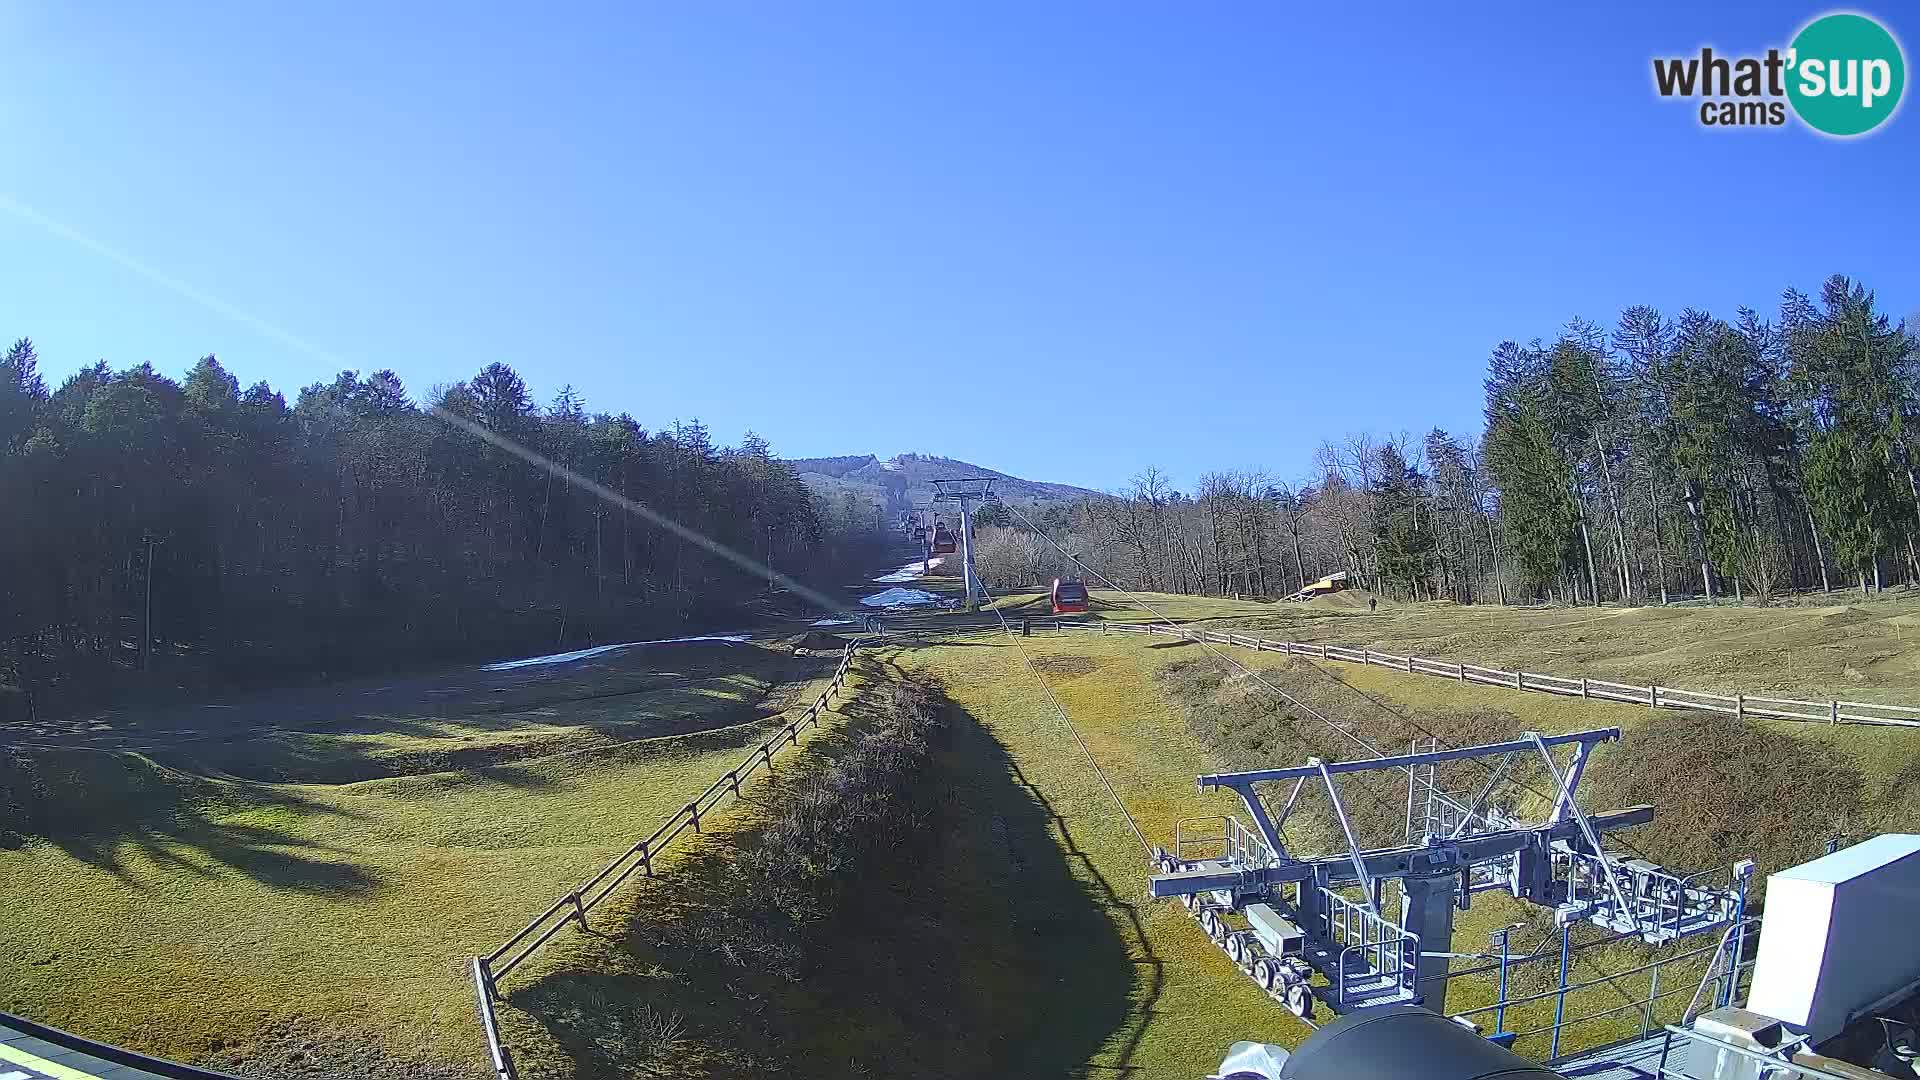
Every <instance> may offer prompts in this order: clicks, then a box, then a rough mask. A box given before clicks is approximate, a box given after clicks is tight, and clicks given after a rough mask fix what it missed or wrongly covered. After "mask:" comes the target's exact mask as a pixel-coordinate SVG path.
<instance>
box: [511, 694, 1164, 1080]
mask: <svg viewBox="0 0 1920 1080" xmlns="http://www.w3.org/2000/svg"><path fill="white" fill-rule="evenodd" d="M857 670H858V671H859V672H860V673H861V674H860V681H859V684H858V685H857V687H856V693H855V695H854V696H853V698H852V699H851V701H850V703H849V704H847V705H846V706H844V707H843V710H842V711H843V712H844V713H845V714H846V715H847V716H848V717H849V721H848V723H847V725H846V727H845V728H844V729H843V730H842V731H839V732H832V733H824V734H822V735H821V736H820V737H819V738H816V739H814V740H812V741H810V742H809V743H808V744H807V747H806V751H805V755H804V756H803V757H802V758H797V759H793V764H792V765H791V766H789V767H788V768H786V769H785V770H784V772H783V776H784V777H785V779H784V780H783V781H782V782H781V783H779V784H777V785H768V786H766V787H763V788H761V789H759V791H758V792H757V793H756V794H755V796H754V797H753V798H752V799H751V800H750V805H749V806H748V807H747V808H745V809H744V810H743V812H742V813H741V814H739V815H738V816H737V817H736V819H735V820H736V821H737V822H738V825H737V826H736V827H734V828H730V829H728V830H727V831H726V832H724V833H721V834H716V835H713V836H709V837H706V838H703V839H704V842H703V843H702V844H700V845H699V846H698V848H697V850H696V851H695V852H694V853H692V854H690V855H689V857H688V858H686V859H685V860H683V861H682V862H680V863H679V864H678V865H677V867H676V868H675V869H674V870H673V871H672V872H671V873H669V874H666V875H663V876H661V877H659V878H656V879H654V880H651V881H646V882H643V883H642V884H641V885H640V886H639V887H637V888H635V889H634V890H633V891H632V892H631V894H630V895H629V896H628V897H627V898H626V899H625V900H624V901H623V902H622V903H621V906H620V909H619V911H618V912H617V913H616V914H613V915H610V916H608V918H607V919H606V920H604V922H603V926H604V927H605V928H606V929H605V930H604V933H605V934H606V935H607V936H606V937H604V938H579V939H575V940H573V941H570V942H568V943H567V944H565V945H564V946H562V947H561V948H560V949H559V950H557V951H555V952H554V954H553V955H552V956H550V957H548V958H545V959H543V960H542V961H540V962H539V965H540V966H539V968H538V970H537V973H536V974H534V975H533V976H531V977H530V980H529V981H527V982H525V983H523V984H521V985H520V988H519V989H512V990H510V991H509V1003H510V1007H509V1008H508V1009H507V1010H506V1013H505V1015H506V1023H507V1030H508V1034H509V1037H510V1039H512V1040H513V1044H514V1045H515V1047H516V1053H517V1061H518V1063H519V1065H520V1068H521V1070H522V1074H523V1075H526V1076H529V1077H546V1076H579V1077H601V1076H607V1077H612V1076H630V1075H636V1074H642V1075H660V1076H685V1077H694V1076H719V1077H731V1076H766V1075H780V1076H797V1077H819V1078H822V1080H825V1078H834V1077H843V1076H897V1077H918V1076H930V1075H937V1076H955V1077H962V1076H969V1077H971V1076H977V1077H989V1076H1016V1075H1017V1076H1026V1075H1031V1076H1059V1075H1072V1074H1077V1073H1078V1072H1079V1066H1080V1065H1081V1064H1082V1063H1083V1062H1085V1061H1086V1060H1087V1057H1088V1055H1089V1054H1091V1053H1092V1052H1093V1051H1094V1049H1095V1048H1097V1047H1098V1046H1100V1045H1101V1043H1102V1041H1103V1040H1105V1039H1106V1038H1107V1037H1108V1036H1109V1034H1110V1033H1111V1032H1112V1031H1113V1030H1114V1029H1115V1028H1116V1027H1118V1026H1120V1025H1122V1024H1123V1023H1124V1022H1125V1021H1126V1019H1127V1017H1128V1012H1129V996H1130V992H1131V988H1132V987H1133V985H1134V984H1135V982H1136V981H1137V980H1138V979H1139V978H1140V973H1139V972H1137V971H1136V969H1135V966H1134V964H1133V963H1132V962H1130V960H1129V957H1128V954H1127V951H1126V949H1125V947H1124V945H1123V943H1122V941H1121V940H1120V939H1119V937H1118V935H1117V934H1116V931H1115V928H1114V927H1113V925H1112V924H1111V923H1110V922H1109V921H1108V920H1107V919H1106V918H1105V917H1104V916H1103V915H1102V913H1101V908H1100V907H1099V906H1098V905H1100V904H1104V903H1112V902H1113V901H1114V897H1113V895H1112V893H1111V891H1110V889H1108V888H1107V887H1106V886H1105V883H1104V882H1102V881H1101V880H1100V879H1099V878H1098V876H1097V875H1087V874H1086V873H1085V868H1084V866H1083V865H1082V864H1079V863H1077V862H1075V861H1073V859H1072V856H1071V854H1066V853H1063V852H1062V850H1061V849H1060V848H1059V847H1057V846H1056V844H1055V839H1054V835H1055V834H1054V833H1053V832H1052V831H1051V826H1052V825H1053V824H1054V823H1055V822H1056V821H1057V820H1058V819H1056V818H1055V817H1054V816H1053V815H1052V814H1051V812H1050V809H1049V807H1048V805H1047V804H1046V803H1045V801H1044V800H1043V799H1042V798H1040V797H1039V796H1038V794H1037V793H1036V792H1035V790H1034V789H1033V788H1032V787H1030V786H1027V785H1026V784H1024V783H1023V782H1022V780H1021V777H1020V774H1019V772H1018V770H1017V768H1016V767H1015V766H1014V765H1013V764H1012V763H1011V762H1010V761H1009V760H1008V758H1007V757H1006V755H1005V752H1004V751H1003V750H1002V749H1001V747H1000V746H999V745H998V744H997V743H995V742H994V741H993V740H992V739H991V738H990V737H988V735H987V733H986V732H985V731H984V730H983V729H982V728H981V726H980V725H979V724H978V723H977V722H976V721H975V719H974V718H973V717H971V716H969V715H968V714H967V713H966V712H965V711H963V710H961V709H959V708H956V707H954V706H952V705H951V704H941V703H939V701H938V700H937V699H935V700H934V704H935V707H936V708H937V709H938V712H939V714H940V720H941V722H940V724H938V725H937V726H934V727H931V728H928V729H927V730H926V733H925V745H924V748H923V749H922V750H920V751H918V752H915V751H914V750H913V748H912V746H911V740H908V739H904V738H903V737H902V736H901V733H900V730H899V729H900V726H901V725H900V722H899V717H900V709H901V704H900V703H901V697H902V695H901V692H900V688H901V687H903V686H906V687H914V686H919V687H921V688H922V689H923V691H924V690H927V689H930V688H931V684H928V683H927V682H926V681H925V680H924V679H923V678H922V677H920V676H912V675H903V674H902V673H901V672H900V671H899V669H898V668H897V667H895V666H894V664H893V663H892V662H891V661H890V660H888V659H886V658H884V656H881V657H875V656H866V657H863V658H862V659H861V660H860V661H858V662H857ZM923 700H925V698H923Z"/></svg>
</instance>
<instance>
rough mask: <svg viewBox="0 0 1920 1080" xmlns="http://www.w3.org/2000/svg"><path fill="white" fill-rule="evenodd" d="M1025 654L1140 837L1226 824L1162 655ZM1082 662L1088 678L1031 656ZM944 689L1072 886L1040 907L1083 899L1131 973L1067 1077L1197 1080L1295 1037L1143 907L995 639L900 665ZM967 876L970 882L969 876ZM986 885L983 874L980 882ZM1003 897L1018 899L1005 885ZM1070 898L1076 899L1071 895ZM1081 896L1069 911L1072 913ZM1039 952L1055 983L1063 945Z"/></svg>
mask: <svg viewBox="0 0 1920 1080" xmlns="http://www.w3.org/2000/svg"><path fill="white" fill-rule="evenodd" d="M1027 644H1028V645H1029V647H1030V648H1032V649H1033V650H1034V653H1035V655H1036V656H1037V657H1039V658H1041V666H1042V667H1043V668H1049V667H1059V668H1067V669H1069V670H1068V671H1066V672H1062V673H1056V674H1047V675H1045V676H1044V677H1045V678H1046V679H1047V681H1048V683H1049V685H1051V686H1052V688H1053V690H1054V693H1055V694H1056V695H1058V697H1059V699H1060V702H1061V704H1062V705H1063V706H1064V707H1065V708H1066V709H1067V711H1068V712H1069V714H1070V715H1071V716H1072V717H1073V719H1074V721H1075V723H1076V724H1077V725H1078V727H1079V730H1080V734H1081V736H1082V737H1083V738H1084V739H1085V740H1086V741H1087V744H1088V747H1089V748H1090V750H1091V751H1092V753H1093V755H1094V757H1095V760H1097V761H1099V762H1100V763H1101V765H1102V767H1103V768H1104V769H1105V771H1106V773H1107V777H1108V779H1109V780H1110V781H1111V782H1112V784H1113V785H1114V788H1115V789H1116V790H1117V791H1118V792H1119V794H1120V796H1121V799H1122V800H1123V801H1124V802H1125V804H1126V805H1127V807H1128V809H1129V810H1130V812H1131V813H1132V814H1133V815H1134V817H1135V819H1136V820H1137V821H1138V822H1139V825H1140V828H1141V829H1142V830H1143V831H1144V832H1145V833H1146V835H1147V836H1148V837H1149V838H1150V839H1152V840H1154V841H1157V842H1165V841H1167V840H1170V838H1171V837H1172V835H1173V831H1174V825H1175V822H1176V821H1177V820H1179V819H1182V818H1191V817H1202V816H1206V815H1213V816H1214V817H1215V818H1216V819H1217V817H1218V815H1220V814H1223V813H1227V812H1230V811H1231V810H1232V809H1233V807H1234V806H1235V805H1237V801H1236V800H1232V799H1230V798H1228V797H1225V796H1221V795H1217V794H1215V795H1207V796H1202V795H1198V794H1196V793H1195V792H1194V788H1193V778H1194V777H1195V776H1196V775H1198V774H1199V773H1201V772H1204V771H1207V769H1208V767H1209V762H1208V760H1207V758H1206V755H1205V754H1204V753H1203V752H1202V751H1201V749H1200V748H1199V746H1198V745H1197V744H1196V743H1195V742H1194V741H1193V740H1192V739H1191V738H1190V737H1189V736H1188V734H1187V732H1186V730H1185V726H1184V724H1183V722H1182V721H1181V720H1180V719H1179V716H1178V712H1177V710H1176V709H1175V708H1173V707H1172V705H1171V703H1169V702H1168V701H1167V700H1166V699H1165V698H1164V697H1163V696H1162V695H1161V694H1160V692H1159V690H1158V689H1157V688H1156V686H1155V684H1154V681H1153V678H1152V672H1153V669H1154V668H1155V666H1156V665H1157V663H1158V662H1159V661H1160V660H1161V658H1162V657H1163V656H1164V654H1163V653H1157V652H1155V651H1153V650H1150V649H1145V648H1142V644H1143V643H1142V642H1141V641H1140V640H1139V639H1131V638H1129V639H1124V640H1123V639H1120V638H1117V637H1116V638H1111V639H1100V638H1092V637H1081V636H1073V637H1062V638H1057V639H1056V638H1053V637H1036V638H1033V639H1029V640H1028V642H1027ZM1059 655H1071V656H1076V657H1086V658H1087V659H1089V660H1091V661H1092V665H1093V666H1092V669H1091V670H1090V671H1087V672H1086V673H1084V674H1075V673H1072V671H1071V669H1072V668H1077V667H1080V666H1081V665H1063V664H1059V663H1058V662H1057V661H1054V662H1049V661H1048V660H1047V659H1046V658H1047V657H1051V656H1059ZM906 662H908V663H909V664H917V665H924V666H926V667H928V668H930V669H931V670H933V671H935V672H937V673H938V674H939V675H940V676H941V677H942V678H943V679H945V681H946V683H947V687H948V692H949V693H950V694H951V695H952V696H953V697H954V699H955V700H956V701H958V702H960V703H961V705H962V706H963V707H965V708H966V709H967V711H968V712H969V713H971V714H972V715H973V716H974V717H975V718H976V719H977V720H978V722H979V723H980V725H981V728H982V729H983V730H984V731H985V732H986V733H987V734H988V735H990V736H991V737H992V738H993V740H994V741H995V742H996V743H997V744H998V745H999V747H1001V748H1003V749H1004V752H1005V755H1006V761H1007V765H1006V768H1007V769H1009V770H1013V771H1016V772H1017V777H1016V783H1018V784H1019V785H1020V786H1022V787H1024V788H1026V789H1027V790H1028V791H1030V792H1031V797H1032V798H1033V799H1034V800H1036V801H1037V802H1040V803H1042V804H1044V806H1045V808H1046V814H1047V817H1048V819H1049V825H1048V832H1049V834H1050V836H1051V837H1052V839H1053V842H1054V844H1055V846H1056V847H1057V848H1058V850H1059V851H1060V852H1061V853H1062V855H1063V856H1064V858H1065V860H1066V864H1067V866H1068V868H1069V869H1070V871H1071V873H1072V877H1073V879H1074V881H1075V882H1076V886H1075V888H1073V889H1070V890H1062V891H1060V892H1059V893H1058V894H1056V895H1053V896H1049V897H1046V898H1045V902H1046V903H1047V904H1048V905H1069V904H1072V903H1074V902H1075V901H1076V899H1078V900H1079V902H1083V903H1084V902H1086V900H1091V901H1092V902H1093V903H1094V904H1096V905H1097V907H1098V908H1099V910H1100V912H1101V914H1102V915H1103V916H1104V921H1105V923H1106V924H1107V926H1108V927H1109V928H1110V930H1109V933H1111V934H1112V935H1113V936H1114V937H1115V938H1116V939H1117V940H1118V941H1119V942H1120V943H1122V945H1123V946H1124V948H1125V949H1126V953H1127V956H1128V959H1129V961H1130V963H1131V965H1132V978H1131V979H1130V980H1129V988H1128V995H1127V1003H1128V1007H1127V1011H1126V1015H1125V1019H1124V1021H1123V1022H1122V1023H1120V1024H1119V1025H1118V1026H1116V1027H1115V1028H1114V1029H1113V1030H1112V1031H1111V1032H1110V1033H1108V1034H1107V1036H1106V1037H1105V1039H1104V1040H1103V1041H1102V1042H1101V1044H1100V1045H1099V1046H1098V1047H1097V1048H1096V1049H1094V1050H1093V1051H1092V1052H1091V1053H1089V1054H1088V1055H1087V1056H1086V1059H1085V1061H1084V1063H1083V1064H1082V1065H1081V1067H1080V1068H1077V1069H1075V1070H1073V1071H1072V1074H1073V1075H1089V1076H1106V1075H1114V1074H1116V1073H1119V1074H1121V1075H1126V1074H1127V1073H1125V1072H1124V1071H1123V1070H1129V1069H1130V1070H1134V1073H1133V1074H1135V1075H1142V1076H1204V1075H1206V1073H1207V1072H1208V1071H1210V1070H1212V1069H1213V1068H1215V1067H1217V1066H1218V1065H1219V1063H1220V1057H1221V1055H1222V1054H1223V1053H1224V1052H1225V1050H1226V1047H1227V1046H1228V1045H1230V1044H1231V1043H1233V1042H1234V1041H1236V1040H1239V1039H1247V1038H1257V1039H1267V1040H1271V1041H1285V1042H1295V1041H1297V1040H1298V1039H1299V1038H1300V1037H1302V1036H1304V1034H1305V1032H1306V1029H1305V1028H1304V1027H1303V1026H1302V1025H1301V1024H1299V1023H1298V1021H1296V1020H1294V1019H1293V1018H1292V1017H1291V1016H1290V1015H1288V1014H1287V1013H1286V1012H1285V1011H1284V1010H1281V1009H1279V1008H1278V1007H1277V1006H1274V1005H1273V1004H1272V1003H1271V1002H1270V1001H1269V1000H1267V999H1266V998H1265V997H1264V996H1263V995H1261V994H1260V993H1259V991H1258V990H1257V989H1256V988H1255V987H1254V986H1253V984H1252V983H1251V982H1249V981H1247V980H1246V979H1245V978H1243V977H1241V976H1239V975H1238V974H1236V973H1235V972H1234V971H1233V970H1232V968H1231V965H1230V964H1229V963H1228V962H1227V960H1226V958H1225V957H1224V956H1222V955H1221V954H1220V953H1219V952H1218V950H1216V949H1215V948H1214V947H1213V946H1212V945H1211V944H1210V943H1209V942H1207V941H1206V939H1205V938H1204V936H1203V935H1201V934H1200V932H1199V931H1198V929H1197V928H1195V927H1194V924H1193V923H1192V921H1191V919H1190V918H1189V917H1188V916H1187V915H1186V913H1185V912H1184V911H1182V910H1181V909H1179V908H1178V907H1177V906H1176V905H1173V904H1170V903H1165V902H1154V901H1148V900H1146V899H1145V898H1144V896H1145V891H1146V878H1147V874H1148V864H1147V858H1146V855H1145V853H1144V852H1143V851H1142V850H1141V848H1140V846H1139V843H1138V841H1136V840H1135V839H1134V837H1133V834H1132V833H1131V832H1130V831H1129V830H1128V829H1127V827H1126V824H1125V822H1124V820H1123V819H1122V818H1121V817H1120V816H1119V814H1118V813H1117V812H1116V810H1115V808H1114V806H1113V805H1112V802H1111V801H1110V799H1109V797H1108V795H1107V792H1106V790H1105V788H1104V787H1102V786H1101V784H1100V781H1099V779H1098V778H1097V777H1096V776H1095V775H1094V773H1093V770H1092V769H1091V768H1090V767H1089V766H1088V764H1087V762H1086V760H1085V758H1084V757H1083V756H1082V755H1081V753H1080V751H1079V749H1078V747H1077V746H1076V745H1075V743H1074V741H1073V739H1072V737H1071V735H1070V734H1069V733H1068V732H1067V731H1066V730H1065V728H1064V727H1063V726H1062V724H1061V721H1060V718H1059V716H1058V714H1057V713H1055V712H1054V710H1053V706H1052V705H1051V704H1050V703H1049V702H1048V701H1047V698H1046V696H1045V695H1044V694H1043V693H1042V692H1041V691H1040V688H1039V687H1038V686H1037V685H1036V684H1035V683H1034V681H1033V680H1034V677H1033V675H1032V674H1030V673H1029V672H1028V671H1027V669H1026V667H1025V664H1024V663H1023V661H1022V658H1021V653H1020V651H1019V649H1018V647H1017V646H1016V645H1015V644H1013V643H1011V642H1010V641H1008V640H1007V639H1004V638H1001V637H999V636H998V635H982V636H978V637H973V638H968V639H965V640H964V642H963V643H961V644H955V645H950V646H936V647H931V648H926V649H923V650H918V651H916V652H914V653H912V654H911V655H910V656H909V657H908V658H907V661H906ZM976 872H980V871H976ZM985 872H991V870H990V869H988V870H986V871H985ZM1010 887H1013V888H1017V887H1018V886H1017V885H1012V884H1011V883H1010ZM1076 894H1078V895H1077V896H1076ZM1082 898H1083V899H1082ZM1042 947H1044V948H1047V949H1049V950H1050V951H1053V952H1055V953H1056V954H1057V958H1058V963H1057V964H1056V965H1055V966H1056V968H1057V969H1058V970H1060V971H1061V972H1062V973H1063V975H1064V973H1065V972H1066V971H1068V970H1070V955H1069V954H1068V952H1067V950H1069V949H1070V948H1071V944H1070V943H1067V942H1057V943H1047V944H1045V945H1043V946H1042Z"/></svg>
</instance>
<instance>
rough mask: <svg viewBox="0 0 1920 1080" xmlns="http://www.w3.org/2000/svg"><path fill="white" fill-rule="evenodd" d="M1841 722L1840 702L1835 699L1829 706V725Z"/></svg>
mask: <svg viewBox="0 0 1920 1080" xmlns="http://www.w3.org/2000/svg"><path fill="white" fill-rule="evenodd" d="M1839 722H1840V703H1839V702H1837V701H1835V702H1833V703H1831V705H1830V706H1829V711H1828V713H1827V723H1828V724H1829V725H1832V724H1837V723H1839Z"/></svg>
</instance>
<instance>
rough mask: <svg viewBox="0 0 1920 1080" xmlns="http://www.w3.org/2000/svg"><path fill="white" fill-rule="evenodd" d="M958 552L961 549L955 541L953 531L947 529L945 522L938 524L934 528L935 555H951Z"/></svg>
mask: <svg viewBox="0 0 1920 1080" xmlns="http://www.w3.org/2000/svg"><path fill="white" fill-rule="evenodd" d="M958 550H960V547H959V545H958V544H957V543H955V541H954V539H953V530H952V529H949V528H947V523H946V522H944V521H941V522H936V523H935V524H934V526H933V553H934V554H935V555H951V554H953V553H954V552H956V551H958Z"/></svg>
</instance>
